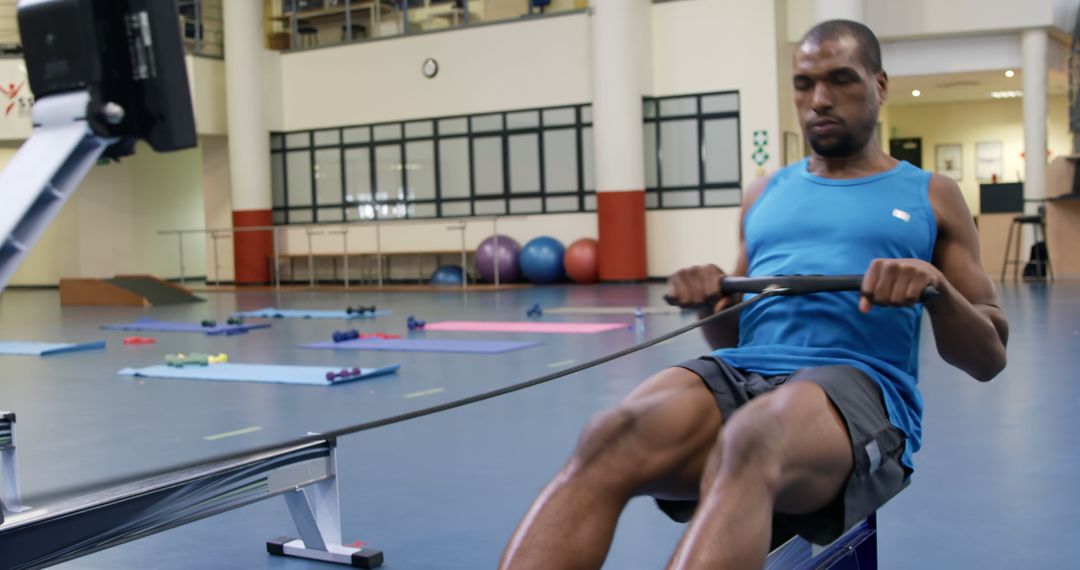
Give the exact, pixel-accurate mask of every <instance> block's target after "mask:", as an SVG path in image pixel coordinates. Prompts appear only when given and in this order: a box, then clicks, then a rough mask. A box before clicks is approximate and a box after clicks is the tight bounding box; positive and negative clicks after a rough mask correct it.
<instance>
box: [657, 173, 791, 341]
mask: <svg viewBox="0 0 1080 570" xmlns="http://www.w3.org/2000/svg"><path fill="white" fill-rule="evenodd" d="M770 178H771V177H763V178H758V179H756V180H754V181H753V182H751V183H750V184H749V185H748V186H747V187H746V190H745V191H744V192H743V200H742V212H741V213H740V215H739V254H738V258H737V260H736V261H735V269H734V271H732V272H731V273H727V274H726V273H724V271H723V270H722V269H720V268H719V267H717V266H715V265H695V266H693V267H688V268H686V269H680V270H679V271H677V272H675V273H674V274H673V275H672V276H671V277H670V278H669V279H668V293H669V294H670V295H671V296H673V297H674V298H675V299H676V300H677V301H678V302H679V304H680V305H698V304H701V303H703V302H705V301H706V300H707V299H710V298H715V297H717V296H718V295H719V294H720V280H721V279H722V278H723V277H724V276H725V275H738V276H743V275H746V272H747V271H748V269H749V267H750V262H749V260H748V258H747V256H746V236H745V235H744V232H743V228H744V222H745V221H746V212H747V211H748V210H749V209H750V207H751V206H753V205H754V202H756V201H757V199H758V197H759V196H761V193H762V192H763V191H764V190H765V187H766V186H768V184H769V179H770ZM740 300H742V294H741V293H739V294H734V295H725V296H724V297H721V298H720V300H719V301H718V302H717V303H716V305H715V306H713V307H710V308H708V309H702V310H700V311H698V318H699V319H703V318H705V317H707V316H709V315H711V314H713V313H716V312H719V311H722V310H724V309H726V308H728V307H730V306H732V305H734V304H735V303H738V302H739V301H740ZM701 332H702V333H703V334H704V335H705V340H706V341H707V342H708V343H709V346H711V347H712V348H714V349H716V348H726V347H731V346H738V344H739V315H738V314H732V315H729V316H727V317H725V318H721V319H719V320H716V321H713V322H711V323H709V324H707V325H705V326H703V327H701Z"/></svg>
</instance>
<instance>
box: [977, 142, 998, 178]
mask: <svg viewBox="0 0 1080 570" xmlns="http://www.w3.org/2000/svg"><path fill="white" fill-rule="evenodd" d="M1001 161H1002V150H1001V141H993V142H981V143H975V178H976V179H978V180H979V182H990V181H992V180H993V179H994V178H995V177H996V178H998V179H1000V178H1001V169H1002V168H1003V165H1002V162H1001Z"/></svg>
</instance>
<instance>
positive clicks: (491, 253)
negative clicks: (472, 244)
mask: <svg viewBox="0 0 1080 570" xmlns="http://www.w3.org/2000/svg"><path fill="white" fill-rule="evenodd" d="M496 241H497V242H498V244H499V245H498V248H496V247H495V243H496ZM520 252H521V246H520V245H519V244H518V242H516V241H514V239H513V238H510V237H507V236H503V235H494V236H491V237H489V238H487V239H485V240H484V241H482V242H480V246H479V247H477V248H476V256H475V259H474V265H475V266H476V271H477V272H479V273H480V279H481V280H482V281H484V282H485V283H494V282H495V259H496V258H498V259H499V283H513V282H514V281H517V278H518V254H519V253H520Z"/></svg>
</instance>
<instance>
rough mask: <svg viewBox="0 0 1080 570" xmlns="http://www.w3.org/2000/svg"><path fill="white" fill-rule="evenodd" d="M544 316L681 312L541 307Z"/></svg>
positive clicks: (673, 312)
mask: <svg viewBox="0 0 1080 570" xmlns="http://www.w3.org/2000/svg"><path fill="white" fill-rule="evenodd" d="M541 308H542V309H543V311H544V314H545V315H548V314H551V315H636V314H637V310H638V309H639V308H640V309H641V314H643V315H677V314H679V313H681V312H682V309H680V308H678V307H590V306H584V307H552V308H550V309H548V308H545V307H541Z"/></svg>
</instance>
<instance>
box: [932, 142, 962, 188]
mask: <svg viewBox="0 0 1080 570" xmlns="http://www.w3.org/2000/svg"><path fill="white" fill-rule="evenodd" d="M962 150H963V147H962V146H960V144H959V143H948V144H939V145H937V146H935V147H934V163H935V168H934V170H935V171H936V172H937V173H938V174H941V175H942V176H948V177H949V178H952V179H953V180H956V181H957V182H959V181H960V179H961V177H963V175H964V162H963V152H962Z"/></svg>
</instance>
